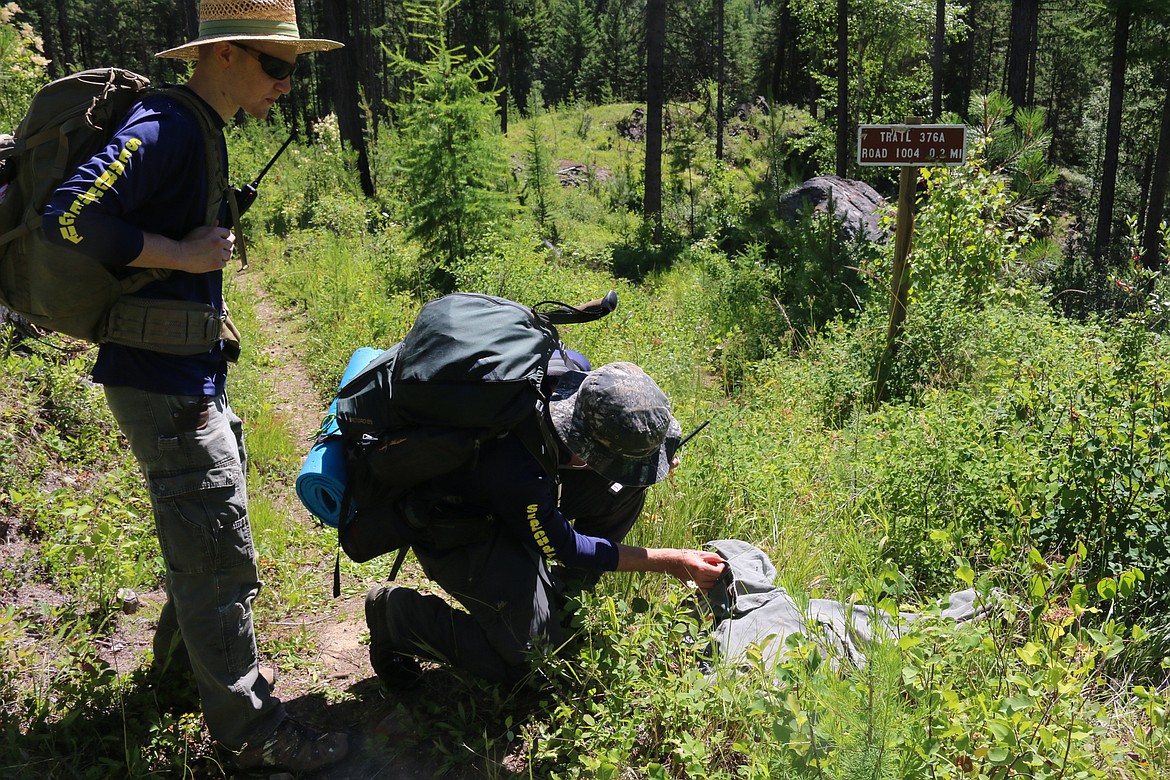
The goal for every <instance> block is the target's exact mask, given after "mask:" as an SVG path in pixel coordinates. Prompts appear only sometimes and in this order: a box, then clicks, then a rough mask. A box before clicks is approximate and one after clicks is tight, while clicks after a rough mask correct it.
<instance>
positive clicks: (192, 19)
mask: <svg viewBox="0 0 1170 780" xmlns="http://www.w3.org/2000/svg"><path fill="white" fill-rule="evenodd" d="M179 13H180V14H181V15H182V17H183V33H184V34H185V35H186V37H185V38H184V39H183V40H186V41H193V40H195V38H196V37H198V35H199V2H198V0H179ZM175 45H176V46H177V45H178V43H176V44H175Z"/></svg>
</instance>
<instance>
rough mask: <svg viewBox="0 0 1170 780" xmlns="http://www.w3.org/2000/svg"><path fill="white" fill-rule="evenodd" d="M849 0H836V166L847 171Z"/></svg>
mask: <svg viewBox="0 0 1170 780" xmlns="http://www.w3.org/2000/svg"><path fill="white" fill-rule="evenodd" d="M849 137H850V133H849V0H837V166H836V173H837V175H838V176H840V177H841V178H845V177H846V176H847V175H848V172H849Z"/></svg>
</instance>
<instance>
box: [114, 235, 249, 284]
mask: <svg viewBox="0 0 1170 780" xmlns="http://www.w3.org/2000/svg"><path fill="white" fill-rule="evenodd" d="M235 245H236V236H235V234H234V233H232V231H230V230H228V229H227V228H225V227H216V226H204V227H197V228H195V229H194V230H192V231H191V232H190V233H188V234H187V235H186V236H184V237H183V240H182V241H173V240H171V239H169V238H166V237H164V236H160V235H157V234H154V233H145V234H144V235H143V242H142V252H140V253H139V255H138V257H136V258H134V261H133V262H131V263H130V264H129V265H130V266H131V267H133V268H166V269H169V270H172V271H186V272H187V273H192V274H202V273H208V272H211V271H222V270H223V269H224V267H225V266H226V265H227V264H228V261H229V260H231V258H232V250H233V249H234V248H235Z"/></svg>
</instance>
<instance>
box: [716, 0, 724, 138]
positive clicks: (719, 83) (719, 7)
mask: <svg viewBox="0 0 1170 780" xmlns="http://www.w3.org/2000/svg"><path fill="white" fill-rule="evenodd" d="M715 12H716V13H717V14H719V42H718V46H719V67H718V70H717V76H716V86H715V91H716V93H717V94H716V98H715V159H716V160H722V159H723V79H724V68H723V55H724V40H723V34H724V25H723V16H724V14H723V12H724V7H723V0H717V2H716V10H715Z"/></svg>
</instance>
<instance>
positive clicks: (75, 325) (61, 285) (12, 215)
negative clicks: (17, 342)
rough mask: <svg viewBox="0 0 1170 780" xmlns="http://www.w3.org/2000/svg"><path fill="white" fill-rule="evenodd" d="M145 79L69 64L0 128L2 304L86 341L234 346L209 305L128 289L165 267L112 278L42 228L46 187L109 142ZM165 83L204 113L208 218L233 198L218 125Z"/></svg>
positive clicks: (173, 348) (185, 347) (201, 348)
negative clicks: (9, 129)
mask: <svg viewBox="0 0 1170 780" xmlns="http://www.w3.org/2000/svg"><path fill="white" fill-rule="evenodd" d="M150 89H151V87H150V82H149V81H148V80H147V79H146V77H145V76H140V75H138V74H137V73H132V72H130V71H127V70H121V69H119V68H99V69H95V70H87V71H82V72H80V73H75V74H73V75H71V76H66V77H65V78H61V79H58V80H56V81H54V82H52V83H50V84H48V85H46V86H45V87H43V88H42V89H41V90H40V91H39V92H38V93H37V94H36V95H35V96H34V97H33V100H32V103H31V104H30V106H29V109H28V113H27V114H25V116H24V119H23V120H22V121H21V123H20V125H19V127H17V129H16V134H15V135H6V134H5V135H0V304H2V305H3V306H5V307H7V308H8V309H10V310H12V311H14V312H16V313H17V314H19V315H21V316H22V317H24V318H25V319H26V320H28V321H29V322H30V323H32V324H33V325H36V326H38V327H42V328H47V329H49V330H53V331H57V332H59V333H63V334H65V335H67V336H73V337H75V338H80V339H84V340H86V341H90V342H93V343H103V342H113V343H118V344H125V345H128V346H133V347H138V348H142V349H150V350H154V351H157V352H166V353H170V354H176V355H196V354H201V353H203V352H207V351H208V350H209V349H211V348H212V347H213V346H214V345H215V343H216V342H217V341H218V340H219V339H226V340H227V341H228V342H230V343H231V344H229V348H228V350H227V351H228V353H229V354H231V353H232V352H234V351H238V344H239V334H238V332H237V331H236V330H235V328H234V327H232V325H231V323H230V321H228V320H227V319H226V318H221V317H220V316H219V313H218V312H217V311H216V310H215V309H214V307H211V306H208V305H205V304H199V303H189V302H184V301H162V300H153V299H149V298H140V297H135V296H134V295H133V293H134V292H136V291H138V290H140V289H141V288H142V287H144V286H145V285H147V284H149V283H150V282H153V281H156V280H158V279H163V278H165V277H166V276H167V275H168V274H169V273H170V272H169V271H166V270H162V269H145V270H142V271H140V272H138V273H134V274H132V275H130V276H127V277H126V278H123V279H119V278H118V277H116V276H115V275H114V274H113V273H112V272H111V271H110V270H109V269H108V268H107V267H106V266H105V265H104V264H102V263H99V262H95V261H94V260H92V259H91V258H89V257H86V256H84V255H82V254H80V253H77V252H73V251H70V250H69V249H66V248H63V247H61V246H58V245H57V244H53V243H50V242H49V241H48V240H47V239H46V238H45V234H44V229H43V227H42V224H41V222H42V211H43V209H44V207H45V204H46V203H47V202H48V201H49V199H50V198H51V197H52V195H53V192H54V191H55V190H56V189H57V188H58V187H59V186H60V185H61V183H62V182H63V181H64V180H65V179H66V178H67V177H69V176H70V175H72V173H73V171H74V170H76V169H77V167H78V166H79V165H81V164H82V163H84V162H85V161H86V160H88V159H90V158H91V157H92V156H93V155H94V154H96V153H97V152H99V151H100V150H101V149H102V148H103V147H104V146H105V145H106V144H107V143H108V142H109V139H110V138H111V137H112V136H113V132H114V129H115V128H116V127H117V125H118V123H119V122H120V120H121V119H122V117H124V116H125V115H126V113H127V111H129V110H130V108H131V107H132V106H133V105H134V104H135V103H136V102H138V101H140V100H142V99H143V98H144V97H146V95H147V94H148V91H149V90H150ZM160 91H161V90H160ZM165 91H166V92H167V94H168V95H169V96H171V97H173V98H175V99H176V100H178V101H180V102H182V103H183V104H184V105H186V106H188V107H189V108H190V109H191V110H192V111H193V113H194V114H195V115H196V116H198V117H199V118H200V120H201V122H200V124H201V125H202V126H203V130H204V140H205V149H206V157H207V163H208V166H207V170H208V181H209V182H210V187H209V196H208V204H207V211H206V224H208V225H214V224H215V223H216V220H217V218H218V215H219V211H220V206H221V205H222V204H223V202H224V199H225V198H227V199H229V201H231V200H232V198H231V189H230V188H229V187H228V184H227V181H226V178H225V176H224V173H223V168H222V165H221V164H220V163H221V158H220V152H219V138H220V132H219V130H218V129H217V128H215V126H214V125H213V124H212V122H211V118H210V117H209V116H208V115H207V112H206V109H205V108H204V107H203V106H202V105H200V104H199V101H198V100H196V99H195V98H194V97H193V96H191V95H190V94H189V93H187V92H185V91H184V90H181V89H166V90H165ZM109 173H110V175H112V171H111V172H109ZM100 181H101V180H100V179H99V182H100ZM233 213H234V212H233ZM233 347H235V349H233Z"/></svg>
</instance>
